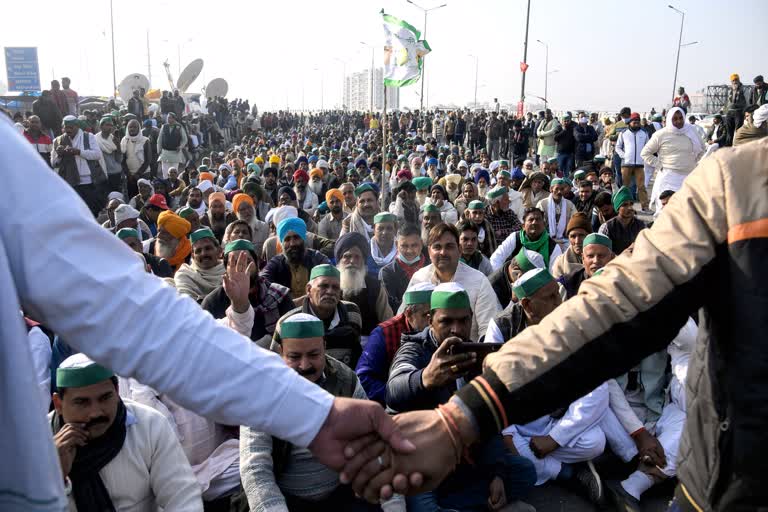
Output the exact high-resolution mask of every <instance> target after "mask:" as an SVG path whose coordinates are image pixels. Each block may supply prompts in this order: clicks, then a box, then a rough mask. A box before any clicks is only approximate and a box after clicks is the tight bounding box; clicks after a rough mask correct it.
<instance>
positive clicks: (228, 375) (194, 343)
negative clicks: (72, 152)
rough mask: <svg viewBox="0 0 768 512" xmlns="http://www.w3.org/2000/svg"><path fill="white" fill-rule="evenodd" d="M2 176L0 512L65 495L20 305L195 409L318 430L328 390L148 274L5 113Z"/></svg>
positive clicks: (299, 434) (289, 429)
mask: <svg viewBox="0 0 768 512" xmlns="http://www.w3.org/2000/svg"><path fill="white" fill-rule="evenodd" d="M0 174H2V175H3V176H7V177H9V178H10V179H8V180H6V193H7V194H8V197H13V198H14V201H5V202H2V203H0V304H2V307H0V340H2V341H1V342H2V344H3V352H2V357H1V358H0V389H1V390H2V391H0V393H2V398H1V399H0V401H2V403H3V405H4V410H5V412H6V414H3V415H0V431H1V432H3V436H2V437H0V460H5V461H9V460H11V461H14V463H13V464H4V465H2V466H0V482H3V488H4V490H5V492H4V493H2V494H0V509H1V510H8V509H12V510H31V509H34V510H42V511H48V510H55V511H57V512H60V511H61V510H63V509H64V508H65V507H66V503H67V501H66V499H65V497H64V487H63V482H62V478H61V471H60V470H59V463H58V456H57V454H56V450H55V449H54V445H53V441H52V436H51V429H50V425H48V423H47V422H46V419H45V416H44V415H42V414H41V413H40V408H42V407H43V406H42V404H41V403H40V393H39V387H38V383H37V382H36V379H35V371H34V367H33V363H32V356H31V355H30V351H29V346H28V345H29V344H28V343H27V331H26V327H25V326H24V323H23V320H22V318H21V316H20V315H19V311H20V310H21V309H22V307H23V309H24V311H28V312H29V314H30V315H31V316H32V317H34V318H35V319H37V320H39V321H40V322H42V323H43V324H45V325H46V326H49V327H50V328H51V329H53V330H54V331H55V332H57V333H58V334H59V335H60V336H61V337H62V338H64V339H66V340H67V341H68V342H69V343H70V344H71V345H72V346H73V348H74V349H75V350H77V351H81V352H84V353H85V354H87V355H89V356H90V357H91V358H92V359H93V360H95V361H97V362H99V363H100V364H103V365H104V366H107V367H109V368H112V369H113V370H114V371H115V372H116V373H118V374H120V375H125V376H133V377H135V378H136V379H137V380H139V381H140V382H143V383H146V384H147V385H150V386H152V387H153V388H155V389H157V390H159V391H161V392H166V393H168V395H169V396H171V397H172V398H173V400H175V401H176V402H177V403H179V404H181V405H182V406H184V407H187V408H189V409H191V410H194V411H195V412H197V413H198V414H201V415H203V416H206V417H209V418H211V419H213V420H215V421H218V422H220V423H224V424H228V425H251V426H253V427H254V428H257V429H260V430H264V431H268V432H271V433H273V434H276V435H279V436H280V437H281V438H284V439H286V440H288V441H290V442H291V443H294V444H296V445H299V446H307V445H308V444H309V443H310V442H311V440H312V439H313V438H314V437H315V435H317V432H318V431H319V429H320V427H321V426H322V424H323V422H324V421H325V419H326V417H327V415H328V412H329V410H330V407H331V404H332V401H333V397H332V396H331V395H330V394H328V393H326V392H324V391H323V390H322V389H320V388H319V387H318V386H316V385H314V384H312V383H310V382H309V381H307V380H306V379H304V378H303V377H301V376H300V375H298V374H297V373H296V372H295V371H293V370H291V369H290V368H288V367H287V366H286V365H285V363H283V361H282V360H281V359H280V358H279V357H278V356H277V354H271V353H269V352H267V351H265V350H261V349H259V348H257V347H255V346H254V344H253V343H252V342H251V341H250V340H247V339H245V338H243V337H242V336H240V335H238V334H236V333H234V332H232V331H231V330H229V329H227V328H226V327H222V326H220V325H218V324H217V323H216V322H215V321H214V320H213V318H212V317H211V316H210V315H204V314H203V315H201V314H200V306H198V305H197V304H195V302H194V301H192V300H191V299H188V298H179V297H178V296H177V294H176V291H175V290H173V289H172V288H171V287H169V286H167V285H165V284H164V283H163V281H162V280H159V279H157V278H156V277H154V276H152V275H149V274H147V273H146V272H144V271H143V270H144V269H142V268H141V264H140V263H139V261H138V258H136V255H135V254H134V253H133V252H132V251H131V250H130V248H128V247H127V246H126V245H125V244H124V243H122V242H121V241H120V240H118V239H117V238H116V237H115V236H114V235H112V234H111V233H110V232H109V231H107V230H105V229H103V228H101V227H100V226H99V225H98V224H96V223H94V222H93V216H92V215H91V213H90V211H89V210H88V209H87V208H86V206H85V204H84V203H83V202H82V200H80V199H79V197H78V196H77V194H76V193H75V191H74V190H72V188H71V187H70V186H68V185H67V184H66V183H65V182H64V181H63V180H61V179H59V178H56V177H55V176H53V175H52V174H51V171H50V169H49V168H48V166H46V165H45V164H44V163H43V162H42V161H40V157H39V156H38V154H37V152H36V151H35V149H34V148H33V147H32V146H31V145H30V144H29V143H28V142H27V141H26V139H24V137H23V136H21V135H20V134H18V133H17V132H16V130H15V129H14V128H13V125H12V124H11V123H10V122H9V121H7V120H2V121H0ZM22 232H23V233H24V236H23V237H19V233H22ZM72 240H88V244H86V245H87V246H85V245H83V244H73V243H72ZM137 325H144V326H148V329H150V330H151V335H150V334H149V331H147V330H146V329H145V330H141V329H136V326H137ZM180 360H183V361H184V364H179V361H180ZM254 390H256V391H255V392H254ZM260 390H266V391H260Z"/></svg>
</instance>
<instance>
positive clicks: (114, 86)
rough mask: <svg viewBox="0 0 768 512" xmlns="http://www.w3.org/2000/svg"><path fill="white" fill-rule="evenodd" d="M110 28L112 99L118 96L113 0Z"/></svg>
mask: <svg viewBox="0 0 768 512" xmlns="http://www.w3.org/2000/svg"><path fill="white" fill-rule="evenodd" d="M109 26H110V30H111V32H112V97H113V98H114V97H115V96H116V95H117V72H116V71H115V17H114V16H113V14H112V0H109Z"/></svg>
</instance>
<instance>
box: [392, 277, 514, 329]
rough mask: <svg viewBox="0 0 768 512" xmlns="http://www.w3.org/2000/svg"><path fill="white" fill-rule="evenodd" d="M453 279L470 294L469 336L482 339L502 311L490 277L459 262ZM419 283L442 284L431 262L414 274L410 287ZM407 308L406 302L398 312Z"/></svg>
mask: <svg viewBox="0 0 768 512" xmlns="http://www.w3.org/2000/svg"><path fill="white" fill-rule="evenodd" d="M451 281H453V282H456V283H459V284H460V285H461V286H463V287H464V289H465V290H466V291H467V295H469V304H470V306H471V307H472V329H471V331H470V334H469V337H470V339H471V340H474V341H476V340H478V339H480V334H481V333H485V331H486V330H488V324H489V323H490V321H491V320H492V319H493V317H494V316H496V314H497V313H498V312H499V311H501V305H500V304H499V299H498V298H496V292H494V291H493V287H491V283H490V282H489V281H488V278H487V277H486V276H485V275H483V273H482V272H479V271H477V270H475V269H473V268H472V267H470V266H469V265H467V264H465V263H462V262H459V264H458V266H457V267H456V273H455V274H454V275H453V279H451ZM418 283H432V284H434V285H438V284H440V281H439V280H438V278H437V275H436V274H435V268H434V267H433V266H432V265H431V264H429V265H427V266H426V267H424V268H421V269H419V270H417V271H416V273H415V274H413V277H412V278H411V281H410V283H409V284H408V289H410V288H412V287H413V286H414V285H416V284H418ZM404 310H405V304H401V305H400V309H398V311H397V312H398V314H399V313H402V312H403V311H404Z"/></svg>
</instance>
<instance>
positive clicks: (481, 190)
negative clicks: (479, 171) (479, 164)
mask: <svg viewBox="0 0 768 512" xmlns="http://www.w3.org/2000/svg"><path fill="white" fill-rule="evenodd" d="M486 192H488V186H487V185H486V186H484V187H481V186H480V185H478V186H477V194H478V195H479V196H480V197H485V194H486Z"/></svg>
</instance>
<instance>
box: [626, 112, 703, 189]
mask: <svg viewBox="0 0 768 512" xmlns="http://www.w3.org/2000/svg"><path fill="white" fill-rule="evenodd" d="M676 109H677V110H680V109H679V108H677V107H675V108H673V109H672V110H676ZM667 117H668V118H669V121H668V122H667V126H665V127H664V128H662V129H661V130H659V131H657V132H655V133H654V134H653V136H652V137H651V140H649V141H648V143H647V144H646V145H645V146H643V149H642V151H641V152H640V156H642V158H643V160H644V161H645V163H646V164H648V165H650V166H652V167H654V168H656V169H663V170H664V171H672V172H675V173H677V174H682V175H683V176H687V175H688V174H689V173H690V172H691V171H692V170H693V169H694V168H695V167H696V164H697V163H698V161H699V158H700V157H701V155H702V154H703V153H704V146H703V145H702V143H701V139H699V136H698V134H696V132H695V131H694V130H693V129H692V127H691V125H690V124H687V123H686V124H685V125H684V126H683V127H682V128H675V127H674V126H672V121H671V117H670V116H669V115H668V116H667ZM654 155H658V156H654Z"/></svg>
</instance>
